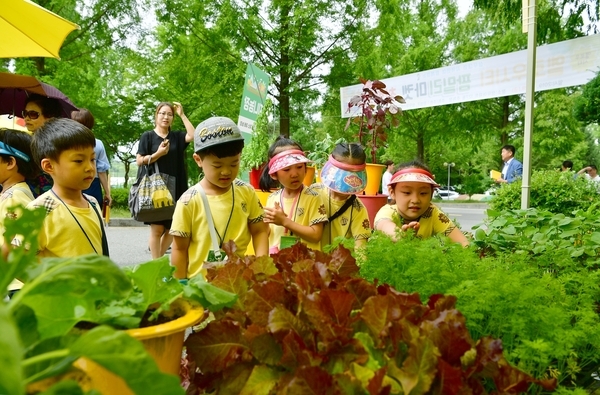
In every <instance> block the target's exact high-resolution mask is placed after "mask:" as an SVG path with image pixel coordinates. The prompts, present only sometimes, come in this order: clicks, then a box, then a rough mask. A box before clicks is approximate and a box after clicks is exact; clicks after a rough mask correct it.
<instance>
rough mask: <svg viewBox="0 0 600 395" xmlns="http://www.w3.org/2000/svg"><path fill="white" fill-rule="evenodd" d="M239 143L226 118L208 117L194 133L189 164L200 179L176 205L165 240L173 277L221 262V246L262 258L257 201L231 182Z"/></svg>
mask: <svg viewBox="0 0 600 395" xmlns="http://www.w3.org/2000/svg"><path fill="white" fill-rule="evenodd" d="M243 148H244V138H243V137H242V135H241V134H240V131H239V129H238V127H237V125H236V124H235V123H234V122H233V121H232V120H231V119H229V118H225V117H212V118H209V119H207V120H206V121H204V122H202V123H201V124H200V125H198V127H197V128H196V131H195V132H194V160H195V161H196V163H197V164H198V167H201V168H202V170H203V172H204V178H202V180H200V182H199V183H197V184H196V185H194V186H192V187H191V188H190V189H188V190H187V191H186V192H185V193H184V194H183V195H182V196H181V198H179V200H178V201H177V206H176V208H175V214H173V224H172V225H171V230H170V234H171V235H173V244H172V250H171V264H172V265H173V266H175V277H177V278H180V279H185V278H191V277H193V276H196V275H198V274H203V270H202V267H203V264H204V262H206V261H208V262H211V261H219V260H223V259H224V258H225V254H224V253H223V251H222V250H221V249H222V245H223V243H225V242H227V241H230V240H232V241H233V242H235V244H236V247H237V249H236V253H237V254H238V255H240V256H243V255H245V253H246V249H247V247H248V244H249V243H250V241H252V244H253V247H254V251H255V253H256V255H257V256H260V255H268V253H269V245H268V244H269V243H268V240H269V237H268V229H269V228H268V225H267V224H266V223H264V222H263V216H264V211H263V208H262V205H261V204H260V201H259V200H258V196H257V195H256V192H255V191H254V188H252V187H251V186H250V185H249V184H247V183H245V182H243V181H241V180H238V179H236V177H237V175H238V173H239V168H240V156H241V153H242V149H243Z"/></svg>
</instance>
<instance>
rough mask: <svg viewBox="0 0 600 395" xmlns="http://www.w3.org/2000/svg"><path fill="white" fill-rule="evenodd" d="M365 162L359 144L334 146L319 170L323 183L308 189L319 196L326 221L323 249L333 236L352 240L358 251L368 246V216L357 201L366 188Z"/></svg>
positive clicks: (369, 225) (369, 234)
mask: <svg viewBox="0 0 600 395" xmlns="http://www.w3.org/2000/svg"><path fill="white" fill-rule="evenodd" d="M366 159H367V156H366V155H365V151H364V150H363V148H362V147H361V146H360V144H356V143H340V144H337V145H336V146H335V148H334V150H333V152H332V153H331V156H329V160H328V161H327V163H325V166H323V170H322V171H321V181H322V182H321V183H320V184H313V185H311V186H310V188H311V189H313V190H315V191H317V192H318V193H319V194H320V195H321V198H322V199H323V201H324V202H325V209H326V210H327V216H328V219H329V222H328V223H326V224H325V228H324V229H323V237H322V238H321V245H322V246H326V245H329V244H331V243H332V242H333V240H335V238H336V237H352V238H354V246H355V248H357V249H358V248H361V247H364V246H365V245H366V244H367V240H368V239H369V236H371V223H370V222H369V214H368V213H367V209H366V208H365V206H364V205H363V204H362V202H361V201H360V199H357V198H356V194H357V193H361V192H362V191H364V189H365V187H366V186H367V173H366V171H365V167H366V165H365V162H366Z"/></svg>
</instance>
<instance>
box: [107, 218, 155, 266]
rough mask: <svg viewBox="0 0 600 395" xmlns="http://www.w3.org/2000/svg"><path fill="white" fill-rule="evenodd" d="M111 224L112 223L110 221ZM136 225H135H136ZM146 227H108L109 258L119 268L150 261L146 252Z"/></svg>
mask: <svg viewBox="0 0 600 395" xmlns="http://www.w3.org/2000/svg"><path fill="white" fill-rule="evenodd" d="M111 222H114V221H112V220H111ZM136 224H137V223H136ZM149 235H150V228H149V227H148V226H144V225H142V226H114V225H112V224H111V226H108V227H107V228H106V237H107V238H108V246H109V248H110V257H111V258H112V260H113V261H114V262H115V263H117V264H118V265H119V266H125V265H136V264H138V263H143V262H146V261H149V260H150V259H152V256H151V255H150V251H148V236H149Z"/></svg>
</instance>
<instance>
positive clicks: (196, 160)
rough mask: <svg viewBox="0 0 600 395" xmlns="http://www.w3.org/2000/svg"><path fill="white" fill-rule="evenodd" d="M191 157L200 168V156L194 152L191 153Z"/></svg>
mask: <svg viewBox="0 0 600 395" xmlns="http://www.w3.org/2000/svg"><path fill="white" fill-rule="evenodd" d="M192 157H193V158H194V161H195V162H196V164H197V165H198V167H200V168H202V158H200V155H198V154H197V153H195V152H194V155H192Z"/></svg>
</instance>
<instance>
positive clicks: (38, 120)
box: [22, 94, 62, 197]
mask: <svg viewBox="0 0 600 395" xmlns="http://www.w3.org/2000/svg"><path fill="white" fill-rule="evenodd" d="M22 115H23V119H24V120H25V124H26V126H27V130H29V132H31V133H35V131H36V130H37V129H38V128H40V127H41V126H42V125H44V124H45V123H46V122H48V121H49V120H50V119H52V118H59V117H61V115H62V108H61V106H60V103H59V102H58V100H56V99H52V98H49V97H45V96H41V95H36V94H33V95H31V96H29V97H28V98H27V100H26V101H25V110H24V111H23V114H22ZM36 165H38V166H39V165H40V164H39V163H37V164H36ZM27 183H28V184H29V188H30V189H31V192H32V193H33V196H34V197H38V196H39V195H41V194H42V193H44V192H46V191H49V190H50V188H52V178H50V176H49V175H47V174H45V173H43V172H40V173H39V175H38V176H37V177H35V178H33V179H31V180H27Z"/></svg>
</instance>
